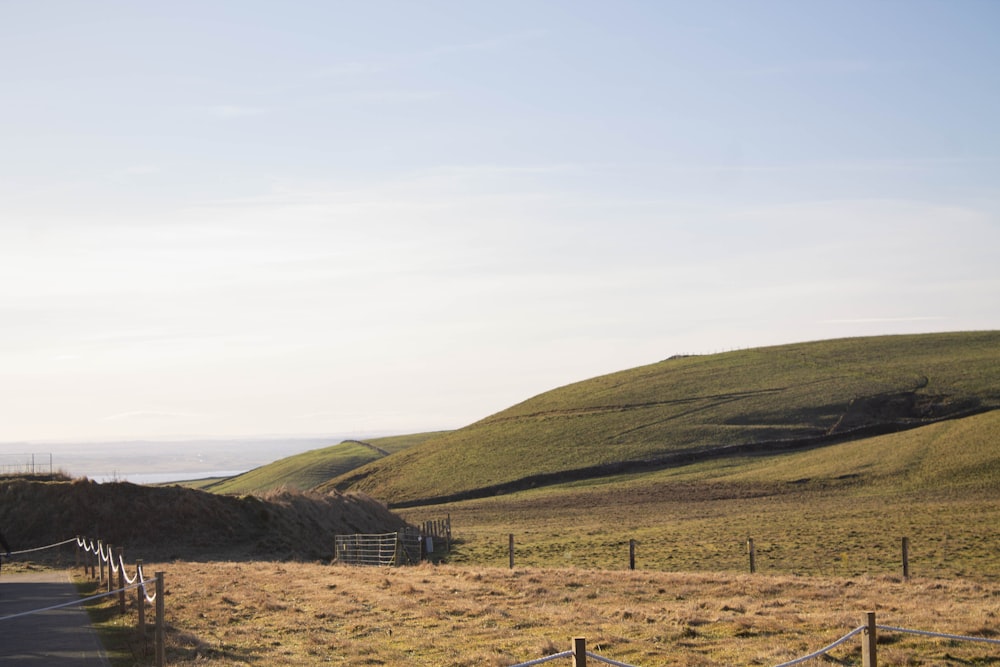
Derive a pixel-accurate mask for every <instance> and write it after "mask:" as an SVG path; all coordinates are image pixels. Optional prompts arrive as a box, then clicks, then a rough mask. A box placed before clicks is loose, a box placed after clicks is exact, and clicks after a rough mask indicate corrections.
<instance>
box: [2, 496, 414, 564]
mask: <svg viewBox="0 0 1000 667" xmlns="http://www.w3.org/2000/svg"><path fill="white" fill-rule="evenodd" d="M405 525H406V524H405V522H404V521H403V519H401V518H400V517H398V516H396V515H395V514H393V513H391V512H390V511H389V510H388V509H386V507H385V506H384V505H382V504H381V503H379V502H377V501H375V500H373V499H372V498H369V497H368V496H365V495H363V494H358V493H337V492H334V493H327V494H322V495H320V494H306V493H299V492H290V491H277V492H273V493H270V494H266V495H263V496H255V495H249V496H240V497H236V496H223V495H216V494H211V493H206V492H203V491H197V490H193V489H186V488H182V487H179V486H170V487H150V486H139V485H136V484H130V483H128V482H121V483H108V484H98V483H96V482H93V481H90V480H74V481H35V480H30V479H3V478H0V529H2V530H3V532H4V534H5V535H6V536H7V541H8V542H10V544H11V548H12V549H14V550H15V551H16V550H22V549H30V548H34V547H38V546H45V545H48V544H54V543H56V542H61V541H63V540H66V539H69V538H72V537H76V536H78V535H80V536H86V537H90V538H93V539H102V540H104V541H105V543H110V544H112V545H121V546H123V547H125V548H126V550H127V551H128V552H129V554H130V556H129V557H130V558H143V557H144V555H143V552H148V553H147V554H146V556H145V557H147V558H151V559H156V560H159V561H163V560H168V559H175V558H187V559H192V558H198V557H205V556H212V557H222V558H242V557H254V558H264V559H270V558H274V559H297V560H317V559H326V558H330V557H332V555H333V542H334V536H335V535H338V534H340V535H343V534H353V533H384V532H392V531H395V530H398V529H400V528H402V527H403V526H405Z"/></svg>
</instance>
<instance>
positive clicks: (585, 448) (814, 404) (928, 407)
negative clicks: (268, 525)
mask: <svg viewBox="0 0 1000 667" xmlns="http://www.w3.org/2000/svg"><path fill="white" fill-rule="evenodd" d="M998 406H1000V332H971V333H950V334H926V335H911V336H883V337H871V338H853V339H842V340H832V341H820V342H811V343H801V344H794V345H783V346H775V347H767V348H759V349H753V350H745V351H738V352H729V353H724V354H716V355H709V356H690V357H679V358H671V359H667V360H665V361H662V362H659V363H656V364H652V365H649V366H644V367H640V368H635V369H631V370H626V371H622V372H619V373H614V374H611V375H606V376H602V377H598V378H594V379H591V380H586V381H583V382H579V383H575V384H572V385H568V386H566V387H561V388H559V389H555V390H553V391H550V392H547V393H544V394H542V395H540V396H537V397H535V398H532V399H530V400H527V401H525V402H523V403H521V404H518V405H515V406H513V407H511V408H509V409H508V410H505V411H503V412H500V413H498V414H495V415H493V416H491V417H488V418H486V419H484V420H482V421H480V422H477V423H475V424H472V425H470V426H467V427H465V428H463V429H460V430H458V431H453V432H449V433H446V434H444V435H441V436H440V437H435V438H432V439H430V440H428V441H427V442H425V443H423V444H422V445H420V446H417V447H413V448H410V449H408V450H406V451H403V452H400V453H399V454H396V455H394V456H391V457H386V458H383V459H380V460H377V461H374V462H372V463H369V464H367V465H365V466H363V467H361V468H359V469H357V470H355V471H353V472H351V473H348V474H346V475H342V476H341V477H339V478H337V479H335V480H332V481H331V482H328V483H327V484H325V485H321V486H320V487H319V488H321V489H322V488H341V489H343V488H354V489H359V490H363V491H365V492H367V493H370V494H371V495H373V496H375V497H378V498H380V499H382V500H385V501H387V502H389V503H390V504H397V505H402V504H421V503H427V502H432V501H435V500H437V501H442V500H448V499H459V498H462V497H472V496H475V495H488V494H494V493H497V492H507V491H511V490H516V489H518V488H526V487H530V486H533V485H545V484H552V483H557V482H559V481H565V480H567V479H586V478H589V477H595V476H605V475H608V474H612V473H614V472H615V471H619V470H620V471H626V470H630V471H636V470H644V469H650V468H655V467H658V466H659V467H662V466H665V465H679V464H682V463H685V462H689V461H696V460H699V459H701V458H705V457H708V456H711V457H715V458H717V457H719V456H723V455H728V454H734V453H747V452H776V451H782V450H783V449H796V448H804V447H809V446H815V445H819V444H830V443H834V442H839V441H844V440H851V439H860V438H863V437H868V436H872V435H877V434H879V433H886V432H892V431H896V430H902V429H908V428H912V427H915V426H921V425H926V424H930V423H934V422H935V421H937V420H941V419H945V418H953V417H957V416H963V415H971V414H976V413H978V412H983V411H987V410H992V409H995V408H996V407H998Z"/></svg>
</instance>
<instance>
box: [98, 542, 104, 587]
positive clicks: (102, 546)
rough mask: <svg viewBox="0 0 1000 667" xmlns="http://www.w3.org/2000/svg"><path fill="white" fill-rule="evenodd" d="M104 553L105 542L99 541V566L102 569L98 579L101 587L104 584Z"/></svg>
mask: <svg viewBox="0 0 1000 667" xmlns="http://www.w3.org/2000/svg"><path fill="white" fill-rule="evenodd" d="M103 553H104V541H103V540H97V564H98V566H100V568H101V576H100V577H98V579H97V585H98V586H100V585H101V584H102V583H104V559H103V558H101V555H102V554H103Z"/></svg>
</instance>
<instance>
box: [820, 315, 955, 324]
mask: <svg viewBox="0 0 1000 667" xmlns="http://www.w3.org/2000/svg"><path fill="white" fill-rule="evenodd" d="M945 319H948V318H946V317H941V316H940V315H919V316H917V317H856V318H845V319H836V320H822V322H821V323H822V324H881V323H893V322H936V321H940V320H945Z"/></svg>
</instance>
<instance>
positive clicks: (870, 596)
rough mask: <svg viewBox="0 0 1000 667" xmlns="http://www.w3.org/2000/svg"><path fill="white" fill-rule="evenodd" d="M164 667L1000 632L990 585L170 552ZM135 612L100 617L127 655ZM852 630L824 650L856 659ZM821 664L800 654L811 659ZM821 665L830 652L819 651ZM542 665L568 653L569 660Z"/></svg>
mask: <svg viewBox="0 0 1000 667" xmlns="http://www.w3.org/2000/svg"><path fill="white" fill-rule="evenodd" d="M153 567H156V569H162V570H163V571H165V573H166V577H167V589H168V595H167V597H166V609H167V612H166V615H167V620H168V634H167V661H168V664H170V665H206V666H208V665H328V664H333V665H427V666H430V665H434V666H448V665H450V666H454V667H461V666H467V667H472V666H476V667H481V666H483V665H488V666H497V667H500V666H505V665H513V664H517V663H519V662H524V661H528V660H532V659H536V658H539V657H542V656H546V655H551V654H554V653H558V652H561V651H564V650H567V649H569V648H570V646H571V641H572V638H573V637H574V636H583V637H586V638H587V642H588V649H589V650H591V651H593V652H595V653H598V654H600V655H602V656H605V657H608V658H611V659H614V660H618V661H622V662H625V663H628V664H632V665H637V666H638V667H644V666H651V665H777V664H779V663H781V662H783V661H787V660H790V659H794V658H797V657H800V656H802V655H805V654H807V653H810V652H811V651H813V650H816V649H819V648H822V647H824V646H826V645H827V644H829V643H830V642H832V641H834V640H835V639H838V638H839V637H841V636H843V635H844V634H846V633H847V632H849V631H850V630H852V629H853V628H855V627H857V626H859V625H861V624H862V623H863V622H864V616H865V612H866V611H869V610H874V611H876V612H877V614H878V622H879V623H880V624H885V625H891V626H897V627H905V628H913V629H921V630H933V631H939V632H945V633H952V634H961V635H978V636H985V637H996V636H997V634H998V630H997V629H998V627H1000V584H993V583H991V584H982V583H975V582H970V581H965V580H932V579H914V580H911V581H910V582H903V581H901V580H900V579H899V578H896V577H891V576H881V577H875V578H870V577H847V578H837V577H796V576H766V575H750V574H735V573H703V574H680V573H666V572H644V571H639V570H636V571H629V570H624V571H608V570H583V569H534V568H526V569H522V568H515V569H513V570H511V569H507V568H482V567H460V566H452V565H441V566H434V565H422V566H419V567H409V568H396V569H381V568H369V567H352V566H341V565H328V564H321V563H297V564H293V563H277V562H172V563H168V564H163V565H161V566H149V568H150V569H151V568H153ZM134 618H135V614H134V611H130V613H129V615H128V617H127V620H126V621H122V620H117V619H114V618H111V620H108V621H106V622H105V623H104V628H105V630H106V631H108V632H109V636H111V637H112V638H114V637H115V636H117V640H116V641H117V642H118V643H119V644H120V648H121V650H120V652H119V654H118V655H117V657H116V659H115V664H116V665H132V664H150V663H149V662H148V661H145V662H144V661H143V660H142V659H137V656H136V654H135V653H134V652H136V651H138V647H139V645H138V644H137V642H136V641H135V637H134V630H133V628H134ZM860 651H861V649H860V638H854V639H852V640H850V641H848V642H847V643H846V644H844V645H843V646H842V647H839V648H838V649H836V650H835V651H833V654H832V661H833V662H835V663H836V664H844V665H857V664H860V660H861V655H860ZM879 657H880V664H883V665H995V664H1000V646H996V645H990V644H975V643H965V642H962V643H959V642H955V641H950V640H941V639H928V638H922V637H915V636H911V635H900V634H888V633H883V634H882V635H881V636H880V649H879ZM821 662H824V660H817V661H816V662H814V663H811V664H819V663H821ZM826 662H829V660H827V661H826ZM549 664H555V665H559V664H567V665H568V664H570V661H569V660H568V659H566V660H560V661H556V662H553V663H549Z"/></svg>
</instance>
